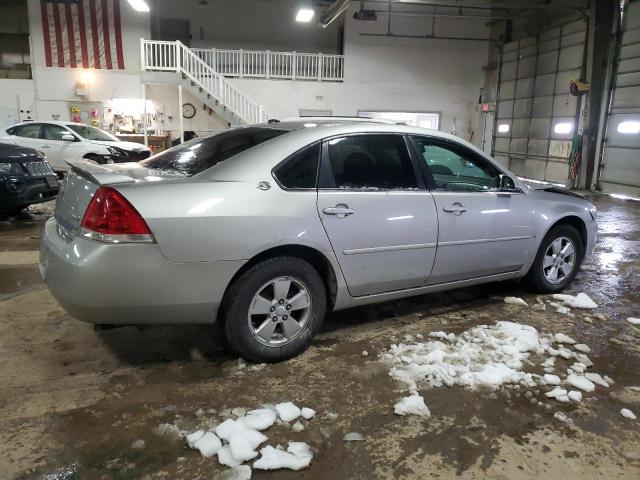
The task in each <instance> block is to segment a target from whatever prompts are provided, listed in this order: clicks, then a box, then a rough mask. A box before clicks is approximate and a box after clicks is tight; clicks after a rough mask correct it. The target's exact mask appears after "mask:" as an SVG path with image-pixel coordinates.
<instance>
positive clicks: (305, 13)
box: [296, 8, 316, 22]
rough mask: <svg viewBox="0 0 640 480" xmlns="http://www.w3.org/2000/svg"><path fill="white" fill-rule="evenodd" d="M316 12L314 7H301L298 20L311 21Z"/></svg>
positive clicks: (297, 16)
mask: <svg viewBox="0 0 640 480" xmlns="http://www.w3.org/2000/svg"><path fill="white" fill-rule="evenodd" d="M315 14H316V12H314V11H313V9H312V8H301V9H300V10H298V14H297V15H296V22H310V21H311V19H312V18H313V16H314V15H315Z"/></svg>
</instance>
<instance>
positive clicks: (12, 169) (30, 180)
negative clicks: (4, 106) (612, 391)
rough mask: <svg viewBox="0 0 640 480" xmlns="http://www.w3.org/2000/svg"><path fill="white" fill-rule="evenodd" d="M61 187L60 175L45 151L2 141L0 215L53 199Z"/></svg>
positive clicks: (0, 155)
mask: <svg viewBox="0 0 640 480" xmlns="http://www.w3.org/2000/svg"><path fill="white" fill-rule="evenodd" d="M59 188H60V183H59V182H58V177H57V176H56V174H55V173H54V171H53V169H52V168H51V165H50V164H49V162H47V160H46V158H45V156H44V155H43V154H42V153H40V152H38V151H37V150H34V149H33V148H28V147H19V146H17V145H10V144H7V143H0V217H7V216H10V215H15V214H17V213H18V212H20V211H21V210H22V209H24V208H26V207H28V206H29V205H31V204H34V203H42V202H46V201H49V200H53V199H54V198H56V196H57V195H58V189H59Z"/></svg>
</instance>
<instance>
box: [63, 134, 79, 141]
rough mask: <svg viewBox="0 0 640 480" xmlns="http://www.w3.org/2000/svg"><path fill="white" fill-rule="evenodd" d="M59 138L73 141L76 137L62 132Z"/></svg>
mask: <svg viewBox="0 0 640 480" xmlns="http://www.w3.org/2000/svg"><path fill="white" fill-rule="evenodd" d="M60 140H64V141H65V142H75V141H76V137H74V136H73V135H71V134H70V133H63V134H62V137H60Z"/></svg>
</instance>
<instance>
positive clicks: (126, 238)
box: [81, 187, 154, 243]
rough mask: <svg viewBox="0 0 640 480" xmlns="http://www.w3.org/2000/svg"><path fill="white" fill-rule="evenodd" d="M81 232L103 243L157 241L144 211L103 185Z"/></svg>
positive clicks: (88, 207)
mask: <svg viewBox="0 0 640 480" xmlns="http://www.w3.org/2000/svg"><path fill="white" fill-rule="evenodd" d="M81 234H82V235H84V236H85V237H89V238H92V239H94V240H98V241H101V242H107V243H121V242H146V243H149V242H153V241H154V239H153V235H152V234H151V230H150V229H149V226H148V225H147V223H146V222H145V221H144V219H143V218H142V216H141V215H140V213H138V211H137V210H136V209H135V208H134V207H133V205H131V204H130V203H129V201H128V200H127V199H126V198H124V197H123V196H122V194H121V193H120V192H118V191H117V190H115V189H113V188H111V187H100V188H99V189H98V190H96V192H95V193H94V195H93V198H92V199H91V201H90V202H89V206H87V211H86V212H85V214H84V217H83V218H82V223H81Z"/></svg>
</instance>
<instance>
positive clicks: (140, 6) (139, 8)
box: [127, 0, 149, 12]
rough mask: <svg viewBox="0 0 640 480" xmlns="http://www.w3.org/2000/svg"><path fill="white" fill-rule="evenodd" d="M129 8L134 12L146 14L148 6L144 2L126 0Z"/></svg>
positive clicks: (142, 0)
mask: <svg viewBox="0 0 640 480" xmlns="http://www.w3.org/2000/svg"><path fill="white" fill-rule="evenodd" d="M127 1H128V2H129V5H131V8H133V9H134V10H135V11H136V12H148V11H149V5H147V2H145V0H127Z"/></svg>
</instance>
